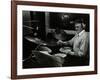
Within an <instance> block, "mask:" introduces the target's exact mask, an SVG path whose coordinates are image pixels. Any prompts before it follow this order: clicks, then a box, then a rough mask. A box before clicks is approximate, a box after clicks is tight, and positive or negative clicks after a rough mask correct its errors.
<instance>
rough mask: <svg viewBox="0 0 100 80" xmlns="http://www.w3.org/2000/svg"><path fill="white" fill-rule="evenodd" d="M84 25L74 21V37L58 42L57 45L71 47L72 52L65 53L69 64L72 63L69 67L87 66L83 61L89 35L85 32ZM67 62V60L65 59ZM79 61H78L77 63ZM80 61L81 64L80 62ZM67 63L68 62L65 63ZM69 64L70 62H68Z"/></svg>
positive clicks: (79, 21) (86, 52) (86, 51)
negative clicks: (69, 60) (68, 57)
mask: <svg viewBox="0 0 100 80" xmlns="http://www.w3.org/2000/svg"><path fill="white" fill-rule="evenodd" d="M85 27H86V26H85V24H84V23H83V22H82V21H81V20H76V21H75V30H76V35H75V36H74V37H73V38H72V39H71V40H69V41H65V42H63V41H61V40H60V41H58V42H57V43H58V44H59V45H72V50H69V51H66V52H65V53H66V54H67V55H70V59H73V60H71V62H73V61H74V63H72V64H70V65H74V64H75V65H76V64H79V65H84V64H88V61H86V60H84V59H85V58H86V57H87V56H88V54H89V53H88V49H89V48H88V47H89V34H88V33H87V32H86V31H85ZM67 60H68V59H67ZM78 60H80V61H78ZM81 60H82V62H81ZM75 61H76V62H75ZM67 62H68V61H67ZM68 63H70V62H68Z"/></svg>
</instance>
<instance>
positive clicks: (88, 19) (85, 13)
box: [11, 1, 97, 79]
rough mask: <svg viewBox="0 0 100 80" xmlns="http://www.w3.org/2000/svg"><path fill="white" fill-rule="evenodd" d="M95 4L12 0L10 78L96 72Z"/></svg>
mask: <svg viewBox="0 0 100 80" xmlns="http://www.w3.org/2000/svg"><path fill="white" fill-rule="evenodd" d="M96 23H97V7H96V6H93V5H78V4H76V5H74V4H60V3H43V2H30V1H29V2H23V1H22V2H20V1H18V2H17V1H15V2H13V3H12V27H11V31H12V35H11V36H12V38H11V39H12V42H11V44H12V56H11V64H12V65H11V76H12V78H18V79H22V78H39V77H58V76H72V75H87V74H96V73H97V24H96Z"/></svg>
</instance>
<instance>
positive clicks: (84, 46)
mask: <svg viewBox="0 0 100 80" xmlns="http://www.w3.org/2000/svg"><path fill="white" fill-rule="evenodd" d="M88 38H89V37H88V36H87V37H85V38H84V39H83V40H82V41H81V43H80V47H79V48H76V49H75V50H74V51H73V52H72V51H70V52H69V53H68V54H70V55H75V56H85V55H86V54H87V51H88V46H89V39H88Z"/></svg>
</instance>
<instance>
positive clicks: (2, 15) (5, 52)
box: [0, 0, 100, 80]
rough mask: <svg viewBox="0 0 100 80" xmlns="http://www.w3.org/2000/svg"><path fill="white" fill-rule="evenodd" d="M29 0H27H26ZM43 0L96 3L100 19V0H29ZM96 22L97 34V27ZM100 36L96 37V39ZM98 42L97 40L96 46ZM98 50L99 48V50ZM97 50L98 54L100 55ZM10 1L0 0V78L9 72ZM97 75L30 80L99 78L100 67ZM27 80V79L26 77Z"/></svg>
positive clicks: (98, 79)
mask: <svg viewBox="0 0 100 80" xmlns="http://www.w3.org/2000/svg"><path fill="white" fill-rule="evenodd" d="M28 1H29V0H28ZM30 1H43V2H57V3H73V4H74V3H75V4H89V5H98V7H99V8H98V9H99V10H98V14H99V16H98V18H99V20H98V21H100V5H99V3H100V0H30ZM98 23H99V22H98ZM99 26H100V24H98V34H99V32H100V31H99V30H100V29H99V28H100V27H99ZM99 40H100V37H98V41H99ZM99 44H100V42H98V48H99V46H100V45H99ZM99 52H100V50H99ZM99 52H98V56H100V54H99ZM99 61H100V58H99V59H98V67H100V63H99ZM10 68H11V2H10V0H0V80H10V74H11V72H10V71H11V69H10ZM98 73H99V74H97V75H81V76H66V77H55V78H54V77H53V78H41V79H40V78H39V79H31V80H100V69H98ZM27 80H29V79H27Z"/></svg>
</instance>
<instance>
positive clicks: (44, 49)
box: [23, 36, 70, 61]
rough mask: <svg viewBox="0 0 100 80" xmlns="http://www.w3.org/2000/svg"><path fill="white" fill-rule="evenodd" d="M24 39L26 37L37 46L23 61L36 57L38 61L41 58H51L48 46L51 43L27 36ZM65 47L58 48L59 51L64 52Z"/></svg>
mask: <svg viewBox="0 0 100 80" xmlns="http://www.w3.org/2000/svg"><path fill="white" fill-rule="evenodd" d="M25 39H27V40H28V41H30V42H32V43H35V44H37V46H36V48H35V49H34V50H32V54H31V55H30V56H29V57H28V58H27V59H25V60H23V61H26V60H28V59H32V58H37V59H38V60H39V61H42V60H43V61H45V60H46V59H47V58H48V59H49V58H50V59H51V56H52V55H51V54H50V53H51V52H52V50H51V49H50V48H49V47H48V46H51V45H49V44H48V43H47V42H45V41H43V40H41V39H39V38H33V37H29V36H27V37H25ZM66 48H67V49H69V50H70V48H68V47H66ZM66 48H60V49H59V51H60V52H61V53H64V52H66V50H65V49H66ZM64 56H65V55H64ZM50 59H49V60H50Z"/></svg>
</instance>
